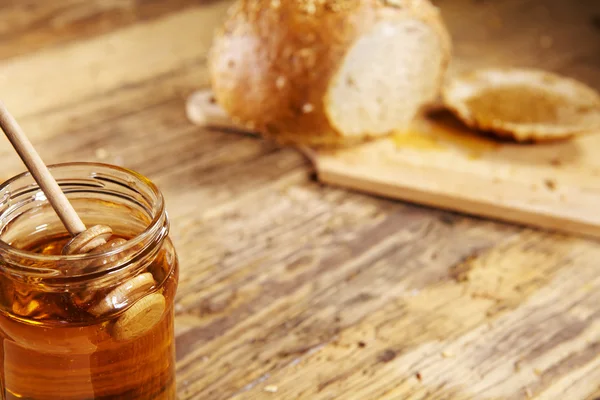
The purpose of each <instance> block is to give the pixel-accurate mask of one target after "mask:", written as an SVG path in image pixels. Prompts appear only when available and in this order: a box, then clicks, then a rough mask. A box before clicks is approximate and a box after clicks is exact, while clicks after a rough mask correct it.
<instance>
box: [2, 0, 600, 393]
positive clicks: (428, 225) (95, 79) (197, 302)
mask: <svg viewBox="0 0 600 400" xmlns="http://www.w3.org/2000/svg"><path fill="white" fill-rule="evenodd" d="M437 3H438V4H439V5H440V6H441V8H442V10H443V14H444V16H445V17H446V19H447V21H448V25H449V26H450V29H451V30H452V33H453V36H454V40H455V56H456V58H455V60H456V62H455V64H454V68H455V69H460V68H466V67H470V66H484V65H522V66H541V67H544V68H547V69H549V70H553V71H557V72H562V73H565V74H569V75H571V76H575V77H577V78H579V79H581V80H583V81H585V82H587V83H589V84H590V85H592V86H594V87H596V88H597V89H600V2H598V1H597V0H578V1H564V0H552V1H547V0H546V1H545V0H535V1H534V0H523V1H517V0H495V1H474V0H470V1H467V0H452V1H451V0H440V1H438V2H437ZM229 4H230V2H229V1H202V0H197V1H193V0H171V1H162V2H161V1H133V0H111V1H107V0H88V1H81V0H60V1H45V0H27V1H9V0H6V1H2V2H0V59H1V62H0V88H1V90H0V95H1V96H2V98H3V99H4V100H5V102H6V103H7V105H8V106H9V108H10V109H11V110H12V112H14V114H15V115H16V117H17V118H18V119H19V120H20V121H21V122H22V125H23V127H24V128H25V130H26V131H27V132H28V133H29V135H30V136H31V139H32V140H33V141H34V143H35V144H36V146H37V147H38V148H39V150H40V152H41V154H42V156H43V157H44V159H45V160H46V161H47V162H49V163H54V162H65V161H73V160H87V161H94V160H96V161H103V162H109V163H114V164H119V165H124V166H127V167H130V168H133V169H136V170H138V171H140V172H142V173H143V174H145V175H147V176H149V177H150V178H151V179H153V180H154V181H155V182H156V183H157V184H158V185H159V186H160V187H161V189H162V190H163V192H164V194H165V196H166V198H167V202H168V209H169V210H170V215H171V218H172V226H173V231H172V236H173V238H174V240H175V243H176V246H177V248H178V251H179V255H180V259H181V284H180V288H179V292H178V297H177V306H176V314H177V319H176V330H177V341H176V344H177V358H178V388H179V394H180V398H181V399H231V398H235V399H297V398H301V399H361V400H362V399H520V398H527V397H538V396H539V398H543V399H594V398H597V397H598V396H600V246H599V245H598V243H597V242H593V241H586V240H583V239H579V238H575V237H568V236H562V235H556V234H552V233H549V232H541V231H535V230H531V229H522V228H519V227H517V226H512V225H507V224H499V223H495V222H492V221H487V220H482V219H474V218H468V217H465V216H461V215H456V214H450V213H445V212H441V211H437V210H433V209H428V208H423V207H418V206H414V205H408V204H403V203H401V202H395V201H389V200H385V199H381V198H375V197H369V196H366V195H360V194H356V193H351V192H348V191H344V190H340V189H336V188H332V187H325V186H323V185H320V184H319V183H317V182H316V181H315V179H314V176H313V173H312V170H311V166H310V164H309V163H308V161H307V160H305V159H304V158H303V157H302V156H301V155H300V154H299V153H297V152H296V151H294V150H292V149H288V148H280V147H277V146H275V145H274V144H272V143H268V142H265V141H261V140H259V139H256V138H252V137H246V136H241V135H235V134H231V133H225V132H214V131H207V130H203V129H199V128H197V127H195V126H192V125H191V124H190V123H189V122H188V121H187V120H186V118H185V113H184V104H185V98H186V96H187V95H188V94H190V93H191V92H192V91H193V90H195V89H198V88H202V87H206V86H207V84H208V81H207V70H206V53H207V49H208V48H209V45H210V41H211V34H212V32H213V29H214V27H215V26H216V25H217V24H218V23H219V22H220V21H221V19H222V18H223V16H224V14H225V12H226V9H227V6H228V5H229ZM0 160H2V168H1V171H0V179H1V180H4V179H6V178H8V177H10V176H12V175H13V174H15V173H17V172H20V171H22V170H23V166H22V165H21V163H20V161H19V160H18V159H17V157H16V156H15V155H14V154H13V152H12V150H11V149H10V148H9V146H8V143H7V142H6V141H0Z"/></svg>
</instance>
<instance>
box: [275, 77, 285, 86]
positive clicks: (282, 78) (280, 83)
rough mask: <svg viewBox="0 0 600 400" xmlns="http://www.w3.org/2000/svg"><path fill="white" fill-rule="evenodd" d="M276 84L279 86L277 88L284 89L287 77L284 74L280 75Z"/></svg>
mask: <svg viewBox="0 0 600 400" xmlns="http://www.w3.org/2000/svg"><path fill="white" fill-rule="evenodd" d="M275 86H276V87H277V89H283V87H284V86H285V77H284V76H280V77H278V78H277V80H276V81H275Z"/></svg>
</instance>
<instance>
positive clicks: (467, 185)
mask: <svg viewBox="0 0 600 400" xmlns="http://www.w3.org/2000/svg"><path fill="white" fill-rule="evenodd" d="M599 154H600V132H598V134H589V135H586V136H582V137H580V138H577V139H575V140H570V141H565V142H556V143H548V144H529V145H523V144H514V143H507V142H504V143H503V142H498V141H496V140H494V139H492V138H487V137H484V136H482V135H481V134H478V133H475V132H474V131H472V130H470V129H468V128H466V127H464V126H463V125H462V124H461V123H460V122H458V121H457V120H456V119H455V118H454V117H453V116H452V115H451V114H450V113H449V112H447V111H440V112H436V113H435V114H433V115H430V116H427V117H423V118H421V119H419V120H417V121H416V122H415V123H414V126H413V127H412V128H411V129H410V130H409V131H407V132H399V133H398V134H396V135H395V136H393V137H392V138H390V139H384V140H379V141H376V142H372V143H368V144H365V145H362V146H358V147H355V148H352V149H347V150H339V151H329V152H318V153H317V154H316V156H315V158H314V159H315V163H316V168H317V171H318V176H319V179H320V180H321V181H323V182H325V183H329V184H334V185H338V186H342V187H346V188H350V189H355V190H359V191H363V192H366V193H371V194H376V195H381V196H386V197H390V198H395V199H400V200H405V201H410V202H414V203H419V204H424V205H428V206H433V207H439V208H443V209H449V210H454V211H459V212H463V213H467V214H472V215H478V216H483V217H489V218H494V219H499V220H503V221H508V222H514V223H518V224H524V225H530V226H535V227H540V228H547V229H552V230H558V231H563V232H567V233H573V234H580V235H586V236H592V237H600V159H598V155H599Z"/></svg>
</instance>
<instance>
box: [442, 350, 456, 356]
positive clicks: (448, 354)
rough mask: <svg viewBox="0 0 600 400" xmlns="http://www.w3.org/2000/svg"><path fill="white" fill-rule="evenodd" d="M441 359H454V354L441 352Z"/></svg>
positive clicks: (445, 351) (447, 351)
mask: <svg viewBox="0 0 600 400" xmlns="http://www.w3.org/2000/svg"><path fill="white" fill-rule="evenodd" d="M442 357H444V358H452V357H454V353H453V352H451V351H449V350H444V351H442Z"/></svg>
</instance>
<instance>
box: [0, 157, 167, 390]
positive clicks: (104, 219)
mask: <svg viewBox="0 0 600 400" xmlns="http://www.w3.org/2000/svg"><path fill="white" fill-rule="evenodd" d="M50 171H51V173H52V175H53V176H54V177H55V178H56V180H57V181H58V183H59V184H60V186H61V188H62V190H63V192H64V193H65V194H66V195H67V197H68V199H69V200H70V202H71V203H72V205H73V207H74V208H75V210H76V211H77V213H78V215H79V216H80V218H81V219H82V221H83V222H84V223H85V225H86V226H88V227H90V226H95V225H100V224H101V225H107V226H109V227H111V228H112V231H113V238H116V239H117V240H111V242H110V243H112V245H111V246H103V248H102V249H101V251H98V252H93V251H92V252H90V253H87V254H77V255H63V251H62V250H63V247H64V246H65V245H66V244H67V243H68V242H69V240H71V237H70V236H69V234H68V233H67V232H66V230H65V228H64V227H63V225H62V223H61V221H60V220H59V218H58V217H57V216H56V214H55V213H54V210H53V209H52V208H51V206H50V205H49V203H48V202H47V200H46V198H45V196H44V194H43V192H42V191H41V190H40V188H39V187H38V185H37V184H36V183H35V181H34V180H33V178H32V177H31V176H30V174H29V173H25V174H21V175H18V176H16V177H14V178H12V179H10V180H8V181H7V182H5V183H4V184H2V185H1V186H0V339H1V340H0V390H1V392H0V398H2V399H32V400H33V399H35V400H46V399H52V400H56V399H61V400H84V399H85V400H88V399H124V400H125V399H126V400H142V399H144V400H145V399H161V400H162V399H175V398H176V394H175V351H174V350H175V349H174V346H175V344H174V326H173V325H174V324H173V303H174V297H175V292H176V289H177V283H178V261H177V255H176V252H175V249H174V247H173V244H172V242H171V240H170V239H169V236H168V232H169V219H168V216H167V212H166V211H165V204H164V200H163V196H162V194H161V193H160V191H159V190H158V189H157V187H156V186H155V185H154V184H153V183H152V182H150V181H149V180H148V179H147V178H145V177H143V176H141V175H139V174H137V173H135V172H133V171H130V170H127V169H124V168H120V167H115V166H110V165H104V164H93V163H71V164H60V165H56V166H52V167H50Z"/></svg>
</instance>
